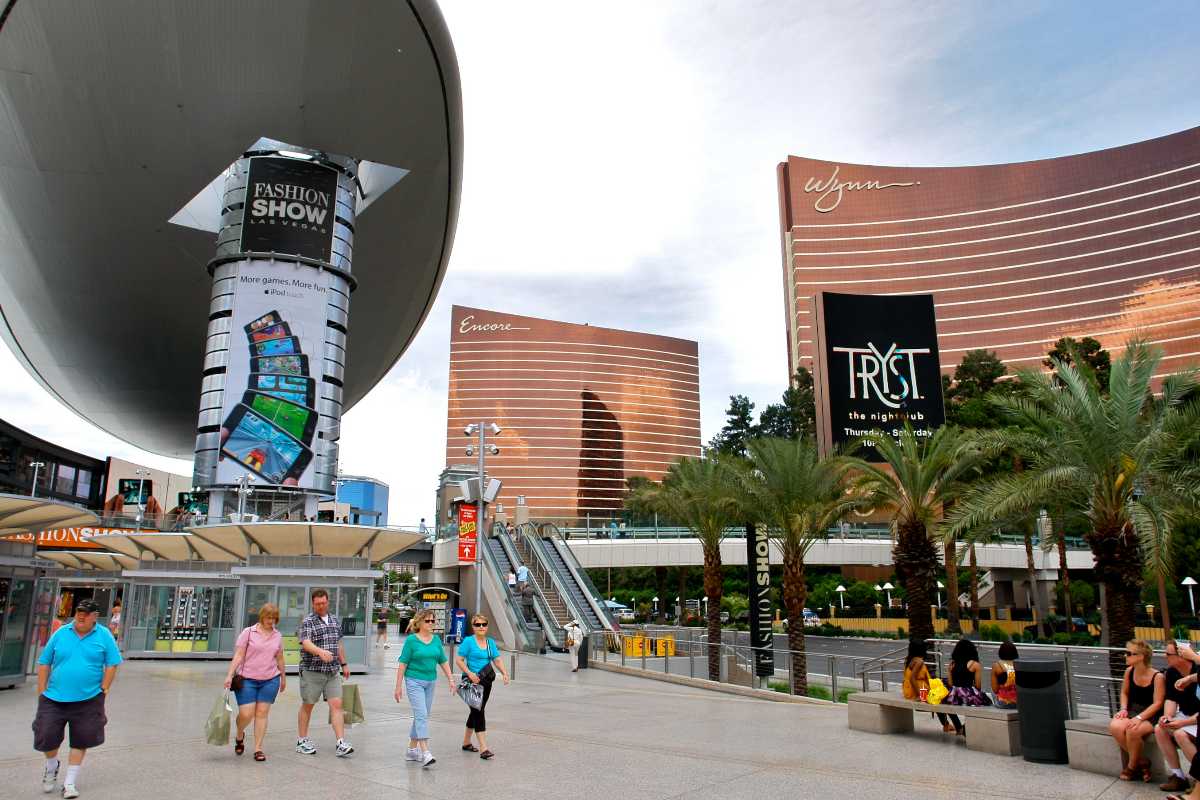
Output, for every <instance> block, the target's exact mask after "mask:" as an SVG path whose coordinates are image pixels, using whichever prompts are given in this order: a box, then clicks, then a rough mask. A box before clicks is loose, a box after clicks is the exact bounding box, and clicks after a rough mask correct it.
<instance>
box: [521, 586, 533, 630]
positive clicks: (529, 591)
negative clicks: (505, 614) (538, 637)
mask: <svg viewBox="0 0 1200 800" xmlns="http://www.w3.org/2000/svg"><path fill="white" fill-rule="evenodd" d="M521 613H522V614H524V615H525V621H526V622H533V621H534V611H533V587H532V586H530V585H529V584H528V583H527V584H525V588H524V589H522V590H521Z"/></svg>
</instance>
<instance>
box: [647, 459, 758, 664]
mask: <svg viewBox="0 0 1200 800" xmlns="http://www.w3.org/2000/svg"><path fill="white" fill-rule="evenodd" d="M735 474H736V470H735V468H734V467H733V465H732V464H731V463H730V462H729V461H727V460H726V458H724V457H721V456H710V457H708V458H684V459H681V460H680V461H678V462H676V463H675V464H673V465H671V468H670V469H669V470H668V471H667V474H666V475H665V476H664V477H663V479H662V482H661V483H652V482H647V483H642V484H639V485H637V486H636V487H632V491H631V493H630V496H629V501H628V502H629V505H630V506H631V507H632V510H634V511H635V512H652V513H654V512H657V513H658V514H661V515H662V516H663V517H665V518H667V519H669V520H671V521H673V522H676V523H680V524H682V525H684V526H686V527H687V528H688V529H690V530H691V531H692V533H694V534H695V535H696V538H697V539H699V540H700V547H701V549H702V550H703V551H704V594H705V596H706V597H708V643H709V646H708V678H709V680H713V681H716V680H720V678H721V653H720V648H719V647H718V646H717V645H719V644H720V642H721V597H722V595H723V594H724V578H723V577H722V575H721V541H722V540H723V539H724V538H725V532H726V531H727V530H728V528H729V527H730V526H731V525H734V524H736V523H738V522H740V521H741V520H742V517H741V506H740V503H739V498H738V486H737V479H736V477H735Z"/></svg>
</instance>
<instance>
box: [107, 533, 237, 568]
mask: <svg viewBox="0 0 1200 800" xmlns="http://www.w3.org/2000/svg"><path fill="white" fill-rule="evenodd" d="M89 541H92V542H95V543H96V544H99V545H103V546H104V547H107V548H108V549H109V550H114V551H116V552H117V553H120V554H121V555H123V556H125V557H126V558H129V559H132V560H133V561H134V564H132V565H130V566H136V562H138V561H141V560H143V559H146V560H156V559H157V560H165V561H222V562H229V561H240V560H241V559H242V556H240V555H239V554H238V553H237V552H234V551H231V550H226V549H223V548H221V547H219V546H217V545H214V544H212V543H211V542H209V541H206V540H204V539H201V538H199V537H196V536H193V535H191V534H190V533H185V532H182V531H179V532H170V533H167V532H159V531H140V532H137V533H135V532H133V531H130V532H128V533H106V534H104V535H103V536H93V537H91V538H90V540H89Z"/></svg>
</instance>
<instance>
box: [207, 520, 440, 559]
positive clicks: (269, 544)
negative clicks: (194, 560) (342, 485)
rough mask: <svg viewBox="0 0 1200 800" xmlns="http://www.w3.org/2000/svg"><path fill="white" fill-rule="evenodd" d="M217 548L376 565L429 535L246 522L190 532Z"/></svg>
mask: <svg viewBox="0 0 1200 800" xmlns="http://www.w3.org/2000/svg"><path fill="white" fill-rule="evenodd" d="M188 531H189V532H190V533H191V534H192V535H193V536H194V537H195V539H200V540H202V541H204V542H207V543H208V544H210V545H212V546H213V547H219V548H222V549H224V550H225V551H227V552H233V553H237V557H238V558H239V559H246V558H248V557H249V556H251V555H259V554H261V555H270V556H329V557H350V556H359V557H363V556H365V557H367V558H369V559H370V561H371V563H372V564H378V563H379V562H381V561H386V560H387V559H389V558H391V557H392V556H394V555H396V554H397V553H399V552H401V551H403V550H407V549H408V548H409V547H412V546H413V545H414V544H416V543H417V542H421V541H424V540H425V534H422V533H417V532H413V531H405V530H400V529H398V528H381V527H378V526H373V525H339V524H337V523H332V522H327V523H325V522H312V523H309V522H246V523H224V524H221V525H199V526H196V527H192V528H188Z"/></svg>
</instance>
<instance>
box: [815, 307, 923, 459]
mask: <svg viewBox="0 0 1200 800" xmlns="http://www.w3.org/2000/svg"><path fill="white" fill-rule="evenodd" d="M813 303H814V305H815V308H814V312H815V314H814V316H815V320H816V323H817V325H816V334H817V357H818V359H819V362H818V364H817V365H816V369H815V374H814V377H815V379H816V383H817V387H816V388H817V396H818V402H817V418H818V419H817V430H818V439H819V442H818V443H819V445H820V448H821V452H822V453H828V452H830V451H832V450H833V449H834V448H836V447H838V446H839V445H842V444H844V443H846V442H849V441H852V440H854V439H856V438H858V437H860V436H869V435H870V434H871V433H872V432H873V431H882V432H883V433H884V434H886V435H890V436H892V437H897V436H899V433H900V431H901V430H903V429H904V423H905V422H906V421H907V422H909V423H910V424H911V425H912V427H913V430H914V431H916V433H917V435H918V436H932V435H933V431H934V430H936V429H937V428H938V427H940V426H941V425H943V424H944V423H945V421H946V414H945V408H944V407H943V405H942V378H941V363H940V361H939V358H938V343H937V321H936V319H935V317H934V308H933V295H928V294H923V295H851V294H836V293H833V292H819V293H818V294H817V295H816V296H815V297H814V298H813ZM861 455H862V456H863V457H864V458H866V459H867V460H868V461H879V460H880V458H879V456H878V454H877V453H876V452H875V450H874V448H867V449H866V450H865V451H864V452H863V453H861Z"/></svg>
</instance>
